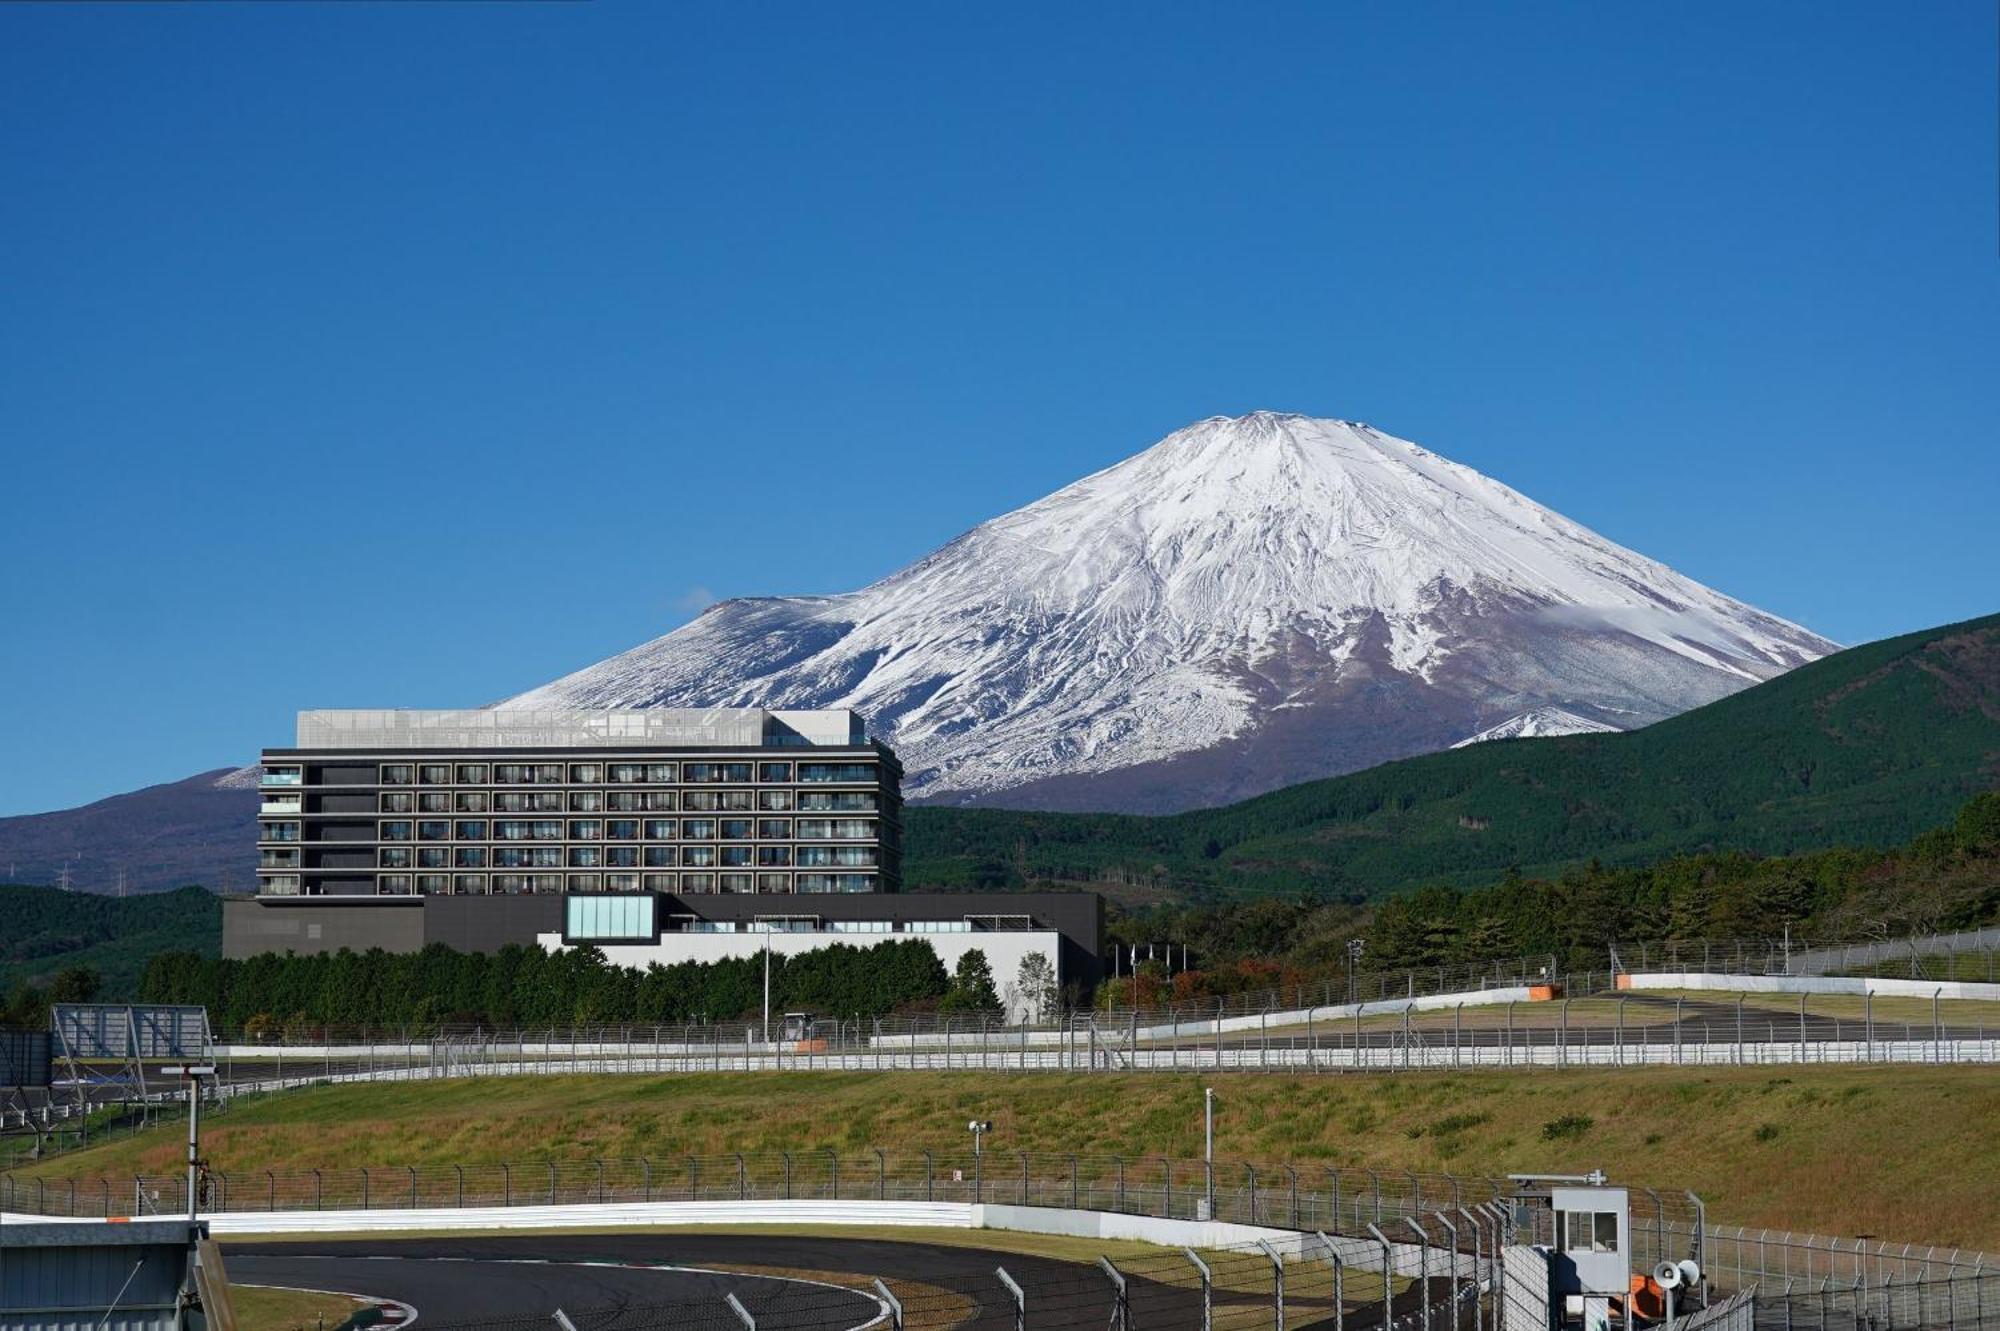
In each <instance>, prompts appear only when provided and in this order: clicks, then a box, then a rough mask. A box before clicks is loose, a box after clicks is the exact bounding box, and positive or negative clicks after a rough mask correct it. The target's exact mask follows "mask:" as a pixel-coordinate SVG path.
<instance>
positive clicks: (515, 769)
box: [493, 763, 535, 786]
mask: <svg viewBox="0 0 2000 1331" xmlns="http://www.w3.org/2000/svg"><path fill="white" fill-rule="evenodd" d="M534 772H535V769H534V768H532V767H530V766H528V764H526V763H495V764H494V765H493V784H494V785H496V786H525V785H527V784H528V782H530V781H532V780H533V779H534Z"/></svg>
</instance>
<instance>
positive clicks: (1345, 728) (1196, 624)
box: [498, 411, 1835, 812]
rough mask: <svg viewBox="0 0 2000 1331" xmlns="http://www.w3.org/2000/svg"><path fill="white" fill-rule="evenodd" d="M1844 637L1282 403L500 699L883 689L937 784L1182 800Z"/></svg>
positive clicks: (1646, 703) (1467, 736) (1749, 669)
mask: <svg viewBox="0 0 2000 1331" xmlns="http://www.w3.org/2000/svg"><path fill="white" fill-rule="evenodd" d="M1833 650H1835V644H1833V643H1831V642H1829V641H1828V640H1826V639H1825V638H1822V637H1819V636H1818V635H1816V634H1814V633H1811V632H1809V631H1807V630H1805V629H1803V628H1800V627H1799V626H1798V625H1796V624H1792V623H1788V622H1787V621H1785V620H1783V619H1779V618H1777V617H1775V616H1773V615H1769V614H1766V613H1764V612H1763V611H1761V610H1758V609H1756V608H1754V607H1752V606H1748V605H1745V604H1744V603H1742V602H1740V601H1736V600H1733V599H1731V598H1730V597H1728V596H1724V595H1722V594H1721V593H1719V592H1716V591H1713V590H1711V589H1709V588H1707V587H1705V586H1702V585H1701V584H1699V583H1697V582H1694V581H1692V580H1691V579H1688V578H1685V577H1683V576H1681V575H1680V574H1678V573H1676V572H1674V571H1673V570H1672V569H1670V568H1667V567H1666V566H1665V565H1663V564H1660V563H1658V562H1656V561H1654V560H1651V559H1647V558H1645V557H1644V556H1642V555H1638V554H1635V553H1633V552H1632V551H1630V550H1626V549H1624V548H1622V547H1620V546H1618V545H1615V544H1613V543H1612V542H1610V541H1607V540H1605V539H1604V538H1603V537H1601V536H1599V535H1597V534H1596V533H1594V532H1592V531H1590V530H1588V529H1587V528H1585V527H1582V526H1580V525H1579V524H1577V523H1574V522H1571V521H1570V520H1568V519H1567V518H1564V517H1562V516H1561V515H1560V514H1557V513H1554V512H1552V511H1550V510H1549V509H1547V508H1544V507H1542V506H1541V505H1539V504H1537V503H1535V502H1534V501H1532V500H1530V499H1528V498H1526V497H1525V496H1523V495H1521V494H1519V493H1518V492H1516V491H1514V490H1511V489H1509V488H1508V487H1506V486H1505V485H1502V484H1500V483H1499V482H1497V481H1494V480H1492V479H1490V478H1488V477H1486V476H1483V475H1481V474H1480V473H1478V472H1476V471H1474V470H1472V469H1471V468H1469V467H1465V466H1462V465H1460V464H1458V463H1455V462H1452V461H1449V460H1448V459H1445V458H1442V457H1440V456H1438V455H1437V454H1435V453H1432V452H1430V451H1429V450H1427V449H1425V448H1422V447H1419V446H1418V445H1416V444H1413V443H1410V442H1409V441H1407V440H1403V439H1398V438H1395V437H1394V436H1391V435H1388V434H1384V433H1383V432H1381V431H1380V430H1377V429H1375V428H1373V427H1372V426H1368V425H1364V424H1361V423H1358V422H1354V421H1339V420H1321V419H1315V418H1311V417H1305V416H1297V415H1286V414H1279V413H1274V412H1263V411H1260V412H1254V413H1252V414H1250V415H1248V416H1242V417H1234V418H1228V417H1215V418H1212V419H1209V420H1204V421H1199V422H1197V423H1195V424H1193V425H1190V426H1188V427H1187V428H1186V429H1183V430H1179V431H1176V432H1175V433H1173V434H1171V435H1168V436H1167V437H1166V438H1165V439H1163V440H1161V441H1160V442H1159V443H1157V444H1155V445H1153V446H1152V447H1151V448H1148V449H1146V450H1145V451H1144V452H1141V453H1138V454H1136V455H1135V456H1133V457H1130V458H1128V459H1126V460H1125V461H1123V462H1120V463H1118V464H1117V465H1116V466H1113V467H1110V468H1107V469H1106V470H1104V471H1100V472H1098V473H1096V474H1095V475H1091V476H1086V477H1085V478H1083V479H1082V480H1080V481H1077V482H1076V483H1074V484H1073V485H1069V486H1066V487H1064V488H1063V489H1061V490H1058V491H1056V492H1055V493H1054V494H1051V495H1049V496H1048V497H1047V498H1045V499H1041V500H1038V501H1037V502H1035V503H1032V504H1029V505H1028V506H1027V507H1025V508H1021V509H1018V510H1016V511H1014V512H1012V513H1008V514H1005V515H1003V516H1001V517H997V518H994V519H992V520H991V521H989V522H986V523H982V524H981V525H980V526H978V527H975V528H973V529H972V530H971V531H969V532H967V533H966V534H965V535H963V536H961V537H959V538H958V539H957V540H954V541H952V542H951V543H950V544H948V545H946V546H944V547H943V548H941V549H939V550H937V551H935V552H934V553H932V554H930V555H928V556H926V557H925V558H923V559H921V560H919V561H917V562H916V563H914V564H911V565H910V566H909V567H907V568H904V569H902V570H901V571H899V572H896V573H893V574H891V575H890V576H888V577H886V578H884V579H882V580H881V581H880V582H877V583H874V584H873V585H871V586H868V587H864V588H862V589H860V590H859V591H854V592H848V593H844V594H841V595H836V596H783V597H756V598H744V599H738V600H730V601H724V602H721V603H719V604H717V605H714V606H712V607H710V608H709V609H708V610H707V611H705V612H704V613H703V614H701V615H700V616H699V617H697V618H696V619H694V620H693V621H691V622H690V623H688V624H686V625H684V626H682V627H681V628H678V629H676V630H674V631H673V632H671V633H669V634H667V635H666V636H664V637H661V638H657V639H655V640H653V641H652V642H648V643H645V644H643V645H641V646H639V647H635V648H633V649H632V650H630V651H627V652H624V653H622V654H620V655H618V656H614V657H612V658H610V659H608V660H606V661H603V662H601V663H599V664H597V665H593V666H590V667H588V668H586V669H583V670H579V671H577V672H576V673H575V674H572V675H568V676H566V677H564V678H562V679H558V680H556V681H554V682H553V683H550V684H546V685H543V686H542V687H540V688H537V689H533V690H530V691H529V692H527V693H524V694H521V695H519V696H518V697H515V698H512V699H509V700H508V701H506V702H504V703H501V704H498V705H499V706H501V707H507V708H513V707H531V706H583V707H645V706H677V707H684V706H751V705H758V706H771V707H852V708H855V709H857V710H858V711H860V712H861V713H863V714H864V715H865V716H866V717H867V718H868V720H869V723H870V727H871V731H872V733H873V734H875V735H876V736H878V737H880V738H882V739H884V740H886V741H888V742H890V743H891V744H893V745H894V746H895V747H896V749H897V751H898V753H899V755H900V756H901V758H902V760H903V763H904V766H905V768H906V769H907V772H908V775H907V778H906V780H905V786H904V789H905V791H906V793H907V794H908V795H909V796H910V797H911V798H912V799H918V800H924V801H932V802H951V803H980V804H995V805H1003V806H1008V807H1016V808H1055V809H1092V810H1118V811H1127V812H1166V811H1172V810H1179V809H1186V808H1192V807H1199V806H1203V805H1210V804H1217V803H1222V802H1225V801H1228V800H1232V799H1237V798H1241V797H1244V796H1248V795H1252V794H1256V793H1259V792H1262V791H1265V790H1270V789H1273V788H1275V787H1278V786H1284V785H1289V784H1292V783H1295V782H1298V781H1304V780H1309V779H1312V778H1315V777H1323V776H1330V775H1335V774H1339V773H1342V772H1349V771H1354V770H1357V769H1359V768H1363V767H1368V766H1371V765H1373V764H1375V763H1379V762H1384V761H1387V760H1389V759H1394V758H1401V757H1407V756H1410V755H1413V754H1418V753H1425V752H1430V751H1433V750H1438V749H1443V748H1448V747H1450V746H1452V745H1455V744H1460V743H1466V742H1471V741H1474V740H1483V739H1488V738H1500V737H1506V736H1512V735H1547V734H1560V733H1575V732H1579V731H1590V730H1608V729H1620V730H1624V729H1631V728H1633V727H1636V726H1641V725H1645V724H1647V723H1649V722H1652V721H1656V720H1659V719H1661V718H1663V717H1667V716H1671V715H1674V714H1675V713H1678V712H1682V711H1685V710H1687V709H1689V708H1691V707H1695V706H1699V705H1700V704H1702V703H1705V702H1710V701H1713V700H1714V699H1716V698H1719V697H1722V696H1723V695H1725V694H1729V693H1733V692H1735V691H1736V690H1738V689H1742V688H1745V687H1747V686H1749V685H1751V684H1754V683H1757V682H1758V681H1760V680H1764V679H1768V678H1770V677H1772V676H1774V675H1777V674H1780V673H1782V672H1784V671H1786V670H1789V669H1791V668H1792V667H1794V666H1797V665H1800V664H1803V663H1804V662H1807V661H1811V660H1814V659H1815V658H1818V657H1820V656H1823V655H1825V654H1827V653H1828V652H1831V651H1833Z"/></svg>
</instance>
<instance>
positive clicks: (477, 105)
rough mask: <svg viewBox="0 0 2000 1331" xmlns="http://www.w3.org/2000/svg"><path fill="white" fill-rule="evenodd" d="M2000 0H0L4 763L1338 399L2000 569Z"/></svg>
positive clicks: (511, 642) (103, 774) (839, 572)
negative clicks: (1999, 454)
mask: <svg viewBox="0 0 2000 1331" xmlns="http://www.w3.org/2000/svg"><path fill="white" fill-rule="evenodd" d="M1995 51H1996V33H1995V17H1994V7H1993V5H1992V4H1990V3H1988V2H1987V0H1936V2H1935V3H1929V4H1925V5H1921V6H1906V5H1894V4H1888V3H1873V4H1865V5H1855V4H1841V3H1799V4H1778V3H1759V4H1754V5H1745V4H1738V3H1706V4H1699V3H1698V4H1671V5H1670V4H1663V3H1662V4H1609V5H1607V4H1599V3H1590V4H1575V5H1555V4H1542V5H1538V4H1519V5H1516V4H1508V5H1466V4H1458V3H1444V4H1436V5H1422V4H1414V5H1402V4H1387V3H1370V4H1365V5H1364V4H1352V3H1347V4H1341V3H1315V4H1308V5H1299V6H1296V7H1290V6H1224V5H1201V6H1138V5H1060V6H1046V7H1038V8H1036V7H1026V6H1015V5H1002V6H982V7H974V6H965V5H912V6H909V7H907V8H901V9H897V8H890V7H882V6H861V5H801V6H796V7H771V6H735V5H718V6H713V7H709V8H701V9H696V8H688V7H683V6H679V5H661V4H638V3H626V2H623V0H598V2H597V3H589V4H490V5H489V4H439V5H422V4H409V5H404V4H382V5H323V6H314V5H290V4H282V5H281V4H252V5H220V4H217V5H192V6H178V5H164V4H161V5H154V4H135V5H101V6H100V5H59V6H51V7H39V6H34V5H6V6H0V116H4V133H0V460H4V470H0V477H4V489H3V490H0V494H4V496H5V499H6V516H5V520H4V523H0V555H4V559H5V564H4V568H5V575H4V582H0V626H4V632H5V634H6V641H7V650H6V651H5V652H4V655H0V708H3V709H4V712H0V735H4V736H5V739H4V743H0V752H4V754H5V756H6V758H7V761H6V762H4V763H0V813H12V812H26V811H33V810H40V809H48V808H57V807H63V806H67V805H71V804H76V803H79V802H82V801H85V800H88V799H93V798H97V797H100V796H103V795H107V794H111V793H113V792H116V791H120V790H125V789H130V788H132V787H134V786H137V785H140V784H144V783H149V782H153V781H162V780H170V779H176V778H179V777H182V776H185V775H188V774H190V773H193V772H196V771H199V770H201V769H203V768H207V767H214V766H219V765H222V764H234V763H241V762H245V761H248V760H250V759H251V758H253V757H254V756H255V753H256V750H257V749H258V747H259V746H260V745H262V744H265V743H282V742H284V741H285V740H286V739H287V738H288V737H289V735H290V733H291V721H292V713H293V711H294V710H295V709H297V708H299V707H303V706H380V705H399V706H449V705H464V704H475V703H481V702H486V701H489V700H492V699H495V698H498V697H502V696H505V695H506V694H508V693H510V692H513V691H515V690H518V689H521V688H525V687H527V686H530V685H533V684H536V683H539V682H542V681H543V680H545V679H548V678H551V677H553V676H555V675H557V674H560V673H562V672H565V671H567V670H569V669H572V668H575V667H578V666H581V665H584V664H586V663H588V662H591V661H593V660H596V659H598V658H601V657H603V656H605V655H608V654H610V653H612V652H614V651H617V650H620V649H622V648H624V647H627V646H630V645H632V644H634V643H637V642H639V641H642V640H644V639H646V638H649V637H652V636H654V635H655V634H657V633H660V632H663V631H665V630H666V629H668V628H670V627H672V626H673V625H674V624H676V623H679V622H681V621H682V620H684V619H685V618H686V617H687V615H688V614H689V613H690V609H691V607H694V606H695V605H696V604H698V603H699V602H700V601H701V600H702V599H703V598H705V597H709V596H731V595H744V594H759V593H787V592H832V591H840V590H845V589H847V588H850V587H854V586H857V585H860V584H862V583H864V582H866V581H868V580H870V579H872V578H874V577H877V576H879V575H881V574H883V573H886V572H888V571H890V570H892V569H894V568H896V567H899V566H900V565H902V564H903V563H905V562H907V561H908V560H910V559H912V558H914V557H916V556H919V555H921V554H923V553H925V552H926V551H928V550H930V549H931V548H932V547H934V546H936V545H937V544H939V543H940V542H942V541H944V540H947V539H949V538H950V537H951V536H953V535H955V534H957V533H958V532H960V531H962V530H964V529H965V528H967V527H969V526H971V525H973V524H974V523H976V522H978V521H980V520H981V519H983V518H986V517H989V516H991V515H993V514H995V513H998V512H1001V511H1003V510H1005V509H1007V508H1010V507H1013V506H1015V505H1017V504H1020V503H1022V502H1025V501H1027V500H1030V499H1033V498H1035V497H1037V496H1039V495H1041V494H1043V493H1046V492H1047V491H1049V490H1051V489H1054V488H1055V487H1057V486H1059V485H1061V484H1063V483H1065V482H1067V481H1069V480H1072V479H1074V478H1075V477H1077V476H1079V475H1082V474H1083V473H1085V472H1088V471H1091V470H1093V469H1095V468H1098V467H1100V466H1104V465H1106V464H1108V463H1110V462H1113V461H1115V460H1117V459H1118V458H1120V457H1122V456H1125V455H1126V454H1129V453H1131V452H1133V451H1136V450H1137V449H1139V448H1141V447H1143V446H1144V445H1146V444H1148V443H1150V442H1152V441H1153V440H1154V439H1156V438H1157V437H1159V436H1160V435H1162V434H1164V433H1166V432H1167V431H1169V430H1171V429H1174V428H1176V427H1178V426H1180V425H1182V424H1185V423H1186V422H1188V421H1190V420H1193V419H1195V418H1198V417H1201V416H1206V415H1211V414H1215V413H1236V412H1241V411H1245V410H1250V409H1253V408H1258V407H1269V408H1274V409H1286V410H1297V411H1306V412H1313V413H1318V414H1324V415H1334V416H1345V417H1350V418H1358V419H1362V420H1367V421H1371V422H1373V423H1375V424H1377V425H1378V426H1380V427H1382V428H1384V429H1387V430H1390V431H1392V432H1394V433H1397V434H1401V435H1404V436H1406V437H1409V438H1413V439H1416V440H1419V441H1421V442H1422V443H1424V444H1426V445H1428V446H1430V447H1432V448H1434V449H1436V450H1437V451H1439V452H1441V453H1444V454H1446V455H1447V456H1450V457H1454V458H1457V459H1459V460H1461V461H1464V462H1466V463H1469V464H1471V465H1473V466H1476V467H1478V468H1480V469H1482V470H1484V471H1486V472H1488V473H1491V474H1492V475H1495V476H1497V477H1499V478H1500V479H1502V480H1505V481H1507V482H1508V483H1510V484H1512V485H1514V486H1516V487H1518V488H1520V489H1522V490H1524V491H1525V492H1527V493H1528V494H1529V495H1531V496H1533V497H1535V498H1536V499H1538V500H1540V501H1542V502H1544V503H1547V504H1549V505H1551V506H1553V507H1555V508H1557V509H1559V510H1560V511H1562V512H1564V513H1566V514H1568V515H1570V516H1572V517H1574V518H1576V519H1578V520H1579V521H1582V522H1585V523H1587V524H1589V525H1590V526H1592V527H1595V528H1597V529H1598V530H1600V531H1602V532H1604V533H1605V534H1607V535H1608V536H1610V537H1612V538H1614V539H1616V540H1618V541H1621V542H1623V543H1625V544H1627V545H1630V546H1632V547H1635V548H1636V549H1639V550H1641V551H1643V552H1645V553H1647V554H1650V555H1653V556H1655V557H1657V558H1660V559H1663V560H1666V561H1667V562H1669V563H1671V564H1673V565H1675V566H1676V567H1678V568H1680V569H1681V570H1683V571H1684V572H1686V573H1688V574H1690V575H1692V576H1694V577H1697V578H1700V579H1702V580H1704V581H1706V582H1709V583H1712V584H1714V585H1715V586H1717V587H1720V588H1722V589H1723V590H1725V591H1728V592H1730V593H1732V594H1734V595H1737V596H1740V597H1743V598H1745V599H1747V600H1749V601H1752V602H1754V603H1756V604H1758V605H1761V606H1764V607H1766V608H1768V609H1770V610H1773V611H1775V612H1777V613H1780V614H1783V615H1786V616H1788V617H1790V618H1793V619H1796V620H1799V621H1801V622H1803V623H1805V624H1806V625H1808V626H1810V627H1812V628H1814V629H1817V630H1819V631H1821V632H1823V633H1826V634H1828V635H1830V636H1832V637H1834V638H1837V639H1840V640H1842V641H1847V642H1854V641H1860V640H1864V639H1868V638H1873V637H1880V636H1883V635H1887V634H1890V633H1894V632H1897V631H1900V630H1905V629H1912V628H1918V627H1922V626H1925V625H1929V624H1933V623H1938V622H1942V621H1947V620H1952V619H1957V618H1965V617H1969V616H1972V615H1975V614H1979V613H1983V612H1989V611H1993V610H1996V609H2000V589H1996V578H1995V570H1996V569H2000V534H1997V533H2000V522H1996V505H1995V501H1996V499H2000V460H1996V446H2000V439H1996V428H1995V427H1996V423H2000V299H1997V298H2000V257H1996V250H2000V224H1996V218H1995V197H1996V182H1995V162H1996V144H1995V120H1996V116H1995V107H1996V96H1995V86H1994V81H1995V63H1996V61H1995Z"/></svg>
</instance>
